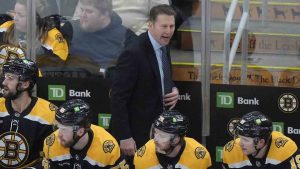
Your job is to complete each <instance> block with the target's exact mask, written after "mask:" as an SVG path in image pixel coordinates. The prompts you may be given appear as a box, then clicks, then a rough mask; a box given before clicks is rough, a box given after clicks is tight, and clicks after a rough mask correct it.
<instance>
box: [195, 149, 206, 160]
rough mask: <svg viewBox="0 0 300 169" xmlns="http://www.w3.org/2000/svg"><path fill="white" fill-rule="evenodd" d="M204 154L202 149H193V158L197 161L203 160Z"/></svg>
mask: <svg viewBox="0 0 300 169" xmlns="http://www.w3.org/2000/svg"><path fill="white" fill-rule="evenodd" d="M205 154H206V151H205V149H204V148H203V147H197V148H196V149H195V156H196V157H197V158H198V159H200V158H201V159H203V158H204V157H205Z"/></svg>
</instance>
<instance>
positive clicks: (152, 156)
mask: <svg viewBox="0 0 300 169" xmlns="http://www.w3.org/2000/svg"><path fill="white" fill-rule="evenodd" d="M188 125H189V122H188V120H187V118H186V117H185V116H183V115H182V114H181V113H180V112H178V111H174V110H169V111H165V112H163V113H162V114H161V115H160V116H159V117H158V118H157V119H156V120H155V121H154V123H153V124H152V128H151V132H150V133H151V134H150V136H151V140H150V141H148V142H147V143H146V144H145V145H144V146H143V147H141V148H140V149H139V150H138V151H137V152H136V153H135V156H134V166H135V168H136V169H144V168H156V167H158V168H168V169H169V168H186V169H189V168H190V169H194V168H195V169H196V168H198V169H208V168H211V159H210V154H209V152H208V151H207V150H206V148H205V147H204V146H202V145H201V144H200V143H198V142H197V141H196V140H194V139H192V138H189V137H185V135H186V134H187V132H188Z"/></svg>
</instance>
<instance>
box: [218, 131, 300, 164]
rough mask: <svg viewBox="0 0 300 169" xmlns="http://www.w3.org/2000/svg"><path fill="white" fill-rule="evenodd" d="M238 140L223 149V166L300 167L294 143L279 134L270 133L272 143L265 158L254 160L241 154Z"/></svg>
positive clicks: (297, 151)
mask: <svg viewBox="0 0 300 169" xmlns="http://www.w3.org/2000/svg"><path fill="white" fill-rule="evenodd" d="M239 142H240V139H239V138H237V139H236V140H235V141H234V140H232V141H230V142H228V143H227V144H226V145H225V146H224V149H223V166H224V167H226V168H239V169H250V168H251V169H252V168H260V169H271V168H278V169H297V168H299V167H300V154H299V150H298V147H297V145H296V143H295V142H294V141H293V140H291V139H290V138H288V137H286V136H285V135H283V134H282V133H280V132H277V131H273V132H272V141H271V144H270V145H269V151H268V153H267V155H266V157H265V158H262V159H255V158H253V157H252V156H247V155H244V154H243V151H242V149H241V147H240V144H239Z"/></svg>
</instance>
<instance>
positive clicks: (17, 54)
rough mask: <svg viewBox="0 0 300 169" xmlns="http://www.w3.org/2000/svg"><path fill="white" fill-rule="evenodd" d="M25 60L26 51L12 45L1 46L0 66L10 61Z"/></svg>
mask: <svg viewBox="0 0 300 169" xmlns="http://www.w3.org/2000/svg"><path fill="white" fill-rule="evenodd" d="M15 58H20V59H25V53H24V50H23V49H21V48H19V47H15V46H10V45H2V46H0V65H2V64H4V63H5V62H6V60H8V59H15Z"/></svg>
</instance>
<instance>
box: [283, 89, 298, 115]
mask: <svg viewBox="0 0 300 169" xmlns="http://www.w3.org/2000/svg"><path fill="white" fill-rule="evenodd" d="M278 107H279V109H280V110H281V111H282V112H284V113H293V112H294V111H296V110H297V108H298V98H297V97H296V96H295V95H294V94H292V93H284V94H282V95H281V96H280V97H279V99H278Z"/></svg>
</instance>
